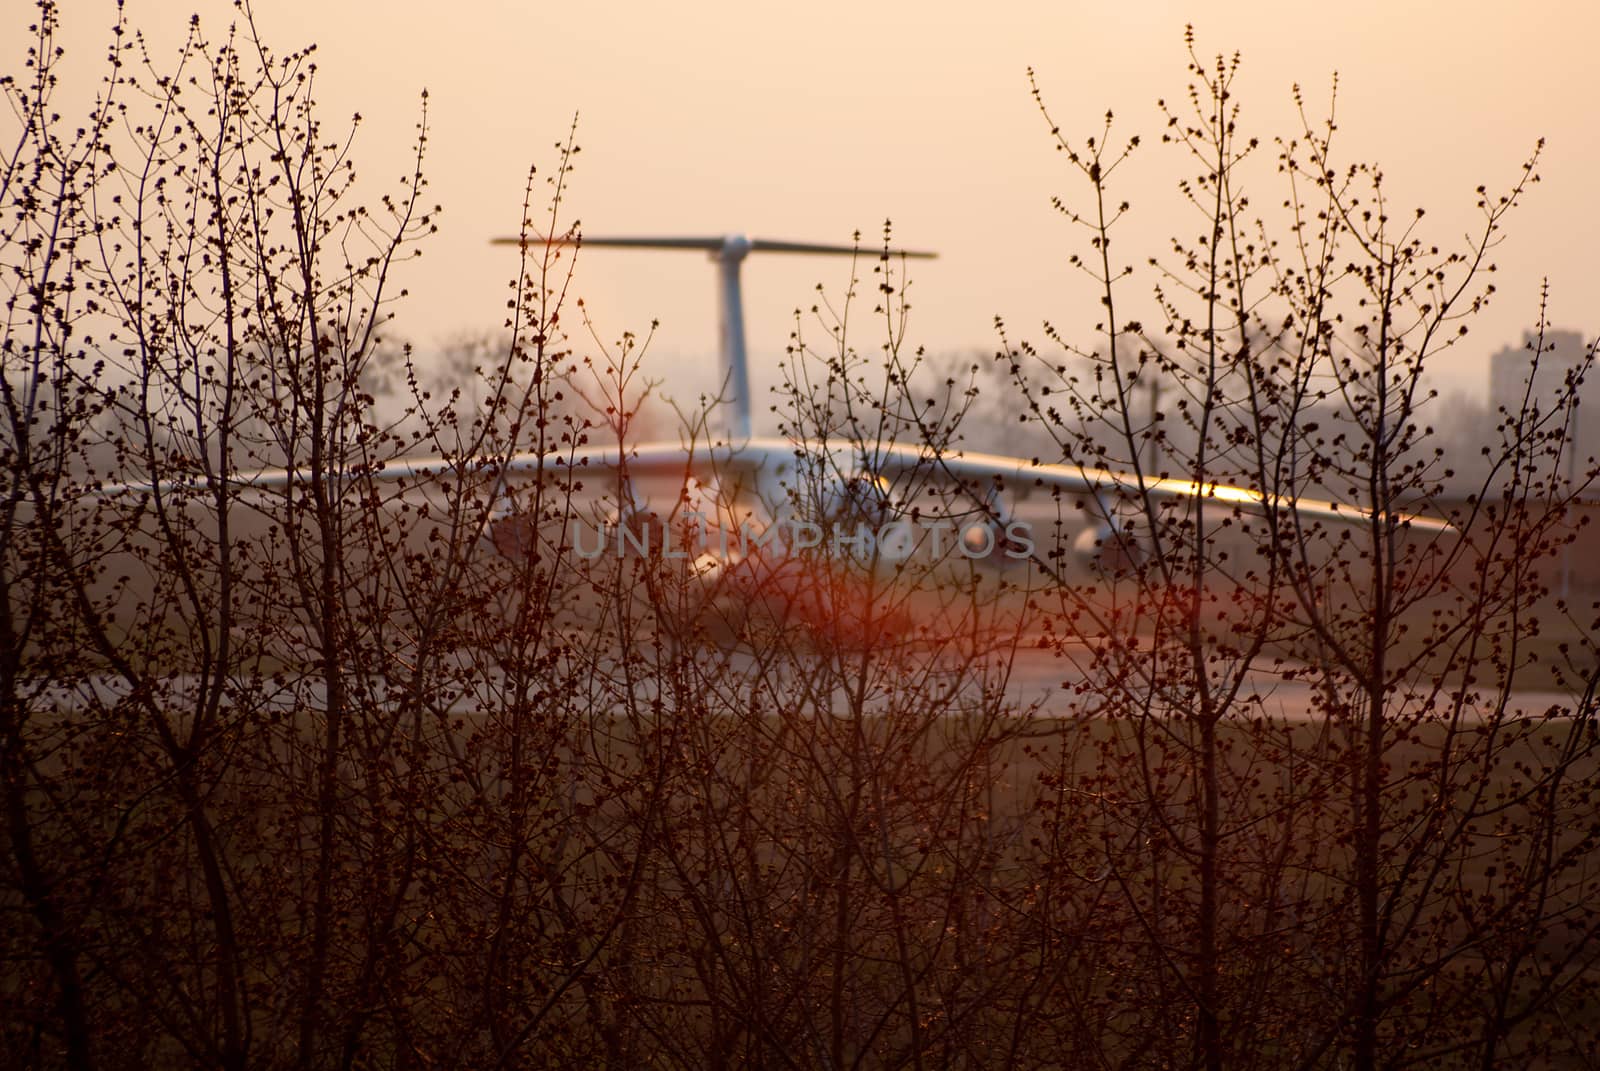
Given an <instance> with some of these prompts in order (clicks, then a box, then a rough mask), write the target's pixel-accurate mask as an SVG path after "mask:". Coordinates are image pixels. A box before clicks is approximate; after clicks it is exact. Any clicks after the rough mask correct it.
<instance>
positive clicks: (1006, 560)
mask: <svg viewBox="0 0 1600 1071" xmlns="http://www.w3.org/2000/svg"><path fill="white" fill-rule="evenodd" d="M492 243H493V244H494V245H497V246H516V247H519V248H523V249H527V248H530V247H536V246H540V245H548V246H573V247H581V248H595V249H606V248H615V249H653V250H678V251H696V252H702V253H705V254H707V255H709V257H710V259H711V260H712V261H713V263H714V264H715V265H716V269H717V281H718V295H719V315H720V324H719V328H720V329H719V346H718V356H719V362H720V365H721V373H722V377H723V382H724V390H723V393H722V396H721V399H720V404H721V408H722V410H723V414H724V419H725V420H726V428H725V433H726V438H724V439H720V440H713V441H710V442H703V443H699V444H695V443H685V442H678V441H673V442H645V443H638V444H630V445H628V446H626V448H618V447H617V446H601V447H596V448H587V447H586V448H584V449H582V450H580V451H578V452H577V454H576V456H573V457H570V458H563V459H553V458H551V457H550V456H547V455H543V454H538V453H516V454H511V455H509V456H506V455H502V456H499V457H485V458H481V459H469V460H468V461H466V462H463V460H462V459H446V458H418V459H405V458H402V459H396V460H391V461H387V462H385V463H384V464H383V465H382V466H381V468H380V469H379V470H378V471H377V472H376V474H375V475H376V476H377V477H378V478H380V479H382V480H385V481H391V480H393V481H408V480H413V479H418V478H422V479H426V478H428V477H441V476H449V475H451V474H453V473H461V472H463V471H465V468H464V466H469V467H470V468H472V469H473V470H475V471H477V472H480V473H487V474H489V475H490V476H492V479H493V480H494V482H495V485H496V486H495V492H494V493H495V495H496V496H497V500H498V504H497V505H496V506H495V507H494V509H493V510H492V511H491V513H490V515H489V516H488V518H487V519H486V520H485V522H484V527H483V530H482V531H481V532H480V535H481V537H482V539H483V542H485V543H486V544H489V545H491V546H493V547H494V549H495V550H497V551H498V552H499V553H500V554H501V555H502V556H504V557H507V558H511V559H516V558H518V557H519V556H522V555H525V554H526V553H527V552H528V551H529V549H530V546H531V540H532V539H536V538H538V537H537V536H536V535H535V534H534V532H533V531H532V525H531V523H530V522H529V521H527V520H526V519H524V518H521V517H519V516H517V514H516V507H515V504H514V503H513V501H512V496H511V495H509V494H508V493H507V492H508V487H509V485H510V484H511V483H512V482H513V481H516V480H518V479H527V478H535V479H537V478H540V477H541V476H548V475H551V474H555V475H565V476H568V477H574V476H578V475H580V474H583V475H594V476H602V475H607V474H609V475H611V476H613V477H615V478H616V483H615V484H614V485H613V487H612V489H611V490H612V491H613V492H614V493H615V494H616V505H617V508H616V509H615V510H614V511H613V513H612V514H611V516H610V518H609V520H608V525H609V527H610V528H611V529H613V530H614V531H615V532H616V533H617V539H618V544H617V545H618V549H626V548H627V547H629V546H630V545H631V547H632V548H633V549H636V550H641V551H647V550H648V549H649V548H648V547H647V546H646V544H647V542H648V540H649V539H650V538H651V534H653V535H654V537H655V538H656V539H657V540H658V544H659V545H658V546H657V548H656V549H657V550H658V551H666V552H668V556H669V557H670V556H673V555H672V554H671V548H670V547H669V546H668V544H669V541H670V538H669V536H668V530H667V526H666V524H665V522H663V521H662V520H661V518H660V517H659V516H658V515H657V514H655V513H654V512H653V511H652V510H651V508H650V506H649V504H648V503H647V502H646V503H640V502H639V501H638V500H637V498H636V497H635V495H634V492H633V484H632V481H633V480H635V479H643V480H647V481H649V480H653V481H657V482H661V481H670V482H672V483H673V484H674V485H675V486H676V487H678V488H679V493H678V495H677V496H676V501H675V502H674V505H673V508H672V511H669V515H670V514H671V513H672V512H675V511H677V510H678V508H679V507H680V506H683V505H685V504H687V505H688V506H689V507H690V508H691V509H699V510H703V511H704V512H705V513H709V514H712V515H713V519H712V520H711V521H710V523H709V524H703V526H702V529H701V536H702V543H701V545H700V546H699V547H698V548H696V549H697V550H698V551H699V553H689V554H685V555H683V556H684V557H685V558H686V563H685V564H686V568H687V570H688V571H689V572H690V573H691V574H692V575H695V576H697V577H699V578H701V579H702V580H706V581H710V582H721V581H724V580H730V581H734V582H735V583H736V584H742V585H743V586H744V588H745V589H748V590H754V589H756V588H767V589H770V588H771V587H772V586H773V585H774V583H775V582H777V586H779V587H782V586H783V584H784V583H785V582H784V581H783V577H784V576H785V575H791V576H792V575H793V574H792V570H787V564H789V563H792V562H793V560H794V555H793V554H792V552H793V551H794V550H795V549H797V548H799V549H804V548H806V547H815V546H818V545H819V543H821V542H822V541H823V538H822V527H823V523H826V524H832V523H833V522H836V521H841V520H843V519H845V518H846V516H847V515H848V517H849V518H851V519H853V520H855V521H856V522H857V523H858V527H859V524H860V523H861V522H863V521H865V522H869V523H870V524H872V525H874V526H876V532H875V536H876V545H875V546H874V547H873V548H872V550H873V552H874V553H875V554H878V555H879V556H880V557H879V558H875V559H874V560H881V559H883V558H886V559H887V560H889V561H891V562H894V561H899V560H902V559H903V558H904V557H905V556H906V555H907V554H908V553H911V552H913V551H914V550H915V549H916V548H919V547H926V546H927V544H928V542H929V541H930V539H931V540H932V542H933V544H934V546H933V553H934V555H935V556H936V557H937V556H938V555H939V554H941V553H943V554H945V555H955V556H957V557H959V558H962V559H966V560H967V561H968V562H969V563H971V564H974V565H978V566H982V567H986V568H988V569H990V570H992V571H998V570H1003V569H1005V568H1008V567H1011V566H1015V565H1017V564H1019V563H1022V562H1028V561H1032V562H1034V563H1036V564H1043V563H1044V560H1045V555H1042V554H1040V553H1039V552H1038V551H1039V548H1038V547H1037V546H1036V545H1035V543H1034V541H1033V539H1032V534H1031V530H1030V528H1029V526H1028V525H1027V524H1025V523H1023V522H1021V521H1019V520H1017V519H1016V515H1015V506H1016V504H1017V502H1018V501H1020V500H1021V499H1022V498H1024V497H1026V496H1027V495H1029V494H1030V493H1032V492H1034V491H1036V490H1038V489H1043V490H1044V491H1046V492H1047V493H1050V494H1055V495H1063V496H1068V497H1075V498H1077V499H1078V500H1079V502H1080V505H1081V506H1082V507H1083V508H1084V509H1085V511H1086V513H1087V515H1088V522H1089V523H1087V524H1086V525H1085V526H1084V528H1083V529H1082V530H1081V531H1080V532H1079V534H1078V536H1077V538H1076V539H1075V540H1074V542H1073V544H1072V550H1073V551H1074V553H1075V556H1076V557H1077V558H1078V559H1079V560H1080V561H1081V562H1083V563H1084V564H1086V565H1088V566H1090V567H1091V568H1096V569H1105V568H1118V567H1120V566H1119V565H1118V564H1117V563H1122V564H1126V563H1130V562H1133V563H1137V562H1138V561H1141V560H1143V558H1144V557H1145V556H1146V555H1147V554H1148V553H1149V547H1148V544H1147V543H1146V542H1145V541H1144V540H1142V539H1141V538H1140V536H1139V534H1138V533H1136V532H1135V531H1134V530H1133V529H1134V527H1135V526H1134V525H1133V524H1132V523H1130V522H1129V521H1128V520H1127V519H1126V517H1127V513H1128V511H1127V509H1126V508H1125V507H1126V504H1128V503H1136V502H1140V501H1151V502H1162V501H1174V502H1179V501H1193V500H1200V499H1204V500H1208V501H1213V502H1216V503H1217V504H1218V505H1219V506H1221V507H1224V508H1225V509H1227V510H1229V511H1232V510H1245V511H1248V512H1251V513H1257V514H1259V513H1263V512H1266V511H1269V510H1276V511H1281V512H1282V513H1284V514H1286V515H1287V516H1288V518H1289V519H1290V521H1291V522H1292V523H1297V522H1298V520H1299V519H1300V518H1308V519H1311V520H1322V521H1331V522H1334V523H1339V524H1362V523H1368V522H1370V521H1371V519H1372V515H1371V514H1369V513H1368V512H1366V511H1364V510H1362V509H1360V508H1359V507H1354V506H1349V505H1342V504H1340V503H1337V502H1328V501H1320V500H1314V499H1308V498H1287V497H1280V496H1277V495H1273V494H1268V493H1265V492H1263V491H1260V490H1256V489H1253V488H1248V487H1239V486H1232V485H1227V484H1219V483H1199V482H1195V481H1192V480H1187V479H1183V478H1173V477H1164V476H1152V475H1148V474H1143V473H1137V472H1127V471H1117V470H1111V469H1102V468H1089V467H1085V466H1081V465H1077V464H1072V463H1063V462H1046V461H1042V460H1039V459H1031V458H1024V457H1018V456H1010V455H1004V454H991V453H979V452H974V451H968V450H964V449H941V448H938V447H936V446H934V445H932V444H928V443H920V442H919V443H906V442H896V443H885V442H852V441H849V440H848V439H844V438H841V439H837V440H832V441H829V442H827V443H817V442H803V441H795V440H791V439H787V438H778V437H771V436H756V435H754V434H753V433H752V432H753V421H752V415H751V396H750V378H749V360H748V351H747V346H746V340H745V317H744V307H743V290H742V280H741V269H742V267H743V264H744V261H745V260H746V259H747V258H748V257H749V256H750V255H751V254H754V253H764V254H765V253H771V254H797V255H821V256H861V255H863V250H862V249H861V248H860V247H859V246H856V245H849V246H845V245H827V244H818V243H809V242H794V241H777V240H771V239H764V238H750V237H747V236H745V235H744V234H739V233H732V234H723V235H713V236H700V237H588V236H578V235H567V236H555V237H550V238H544V237H539V236H536V235H529V236H527V237H519V238H496V239H493V240H492ZM866 255H869V256H875V257H881V258H883V259H888V258H891V257H901V258H905V259H929V258H932V257H933V256H935V255H936V254H933V253H928V252H921V251H910V250H898V249H889V250H886V251H880V252H878V253H876V254H874V253H870V252H869V253H867V254H866ZM299 479H303V476H302V475H301V474H300V473H298V472H296V471H294V470H285V469H266V470H259V471H256V472H251V473H237V474H234V475H233V476H231V477H229V480H230V482H232V483H235V484H237V485H238V486H240V487H241V488H255V489H262V490H266V489H270V488H275V487H283V486H285V485H288V484H290V483H293V482H295V481H297V480H299ZM182 482H183V481H173V482H172V483H171V484H170V486H177V485H178V484H179V483H182ZM150 486H151V485H149V484H143V485H141V484H125V485H118V486H117V487H110V488H105V489H103V490H102V491H101V493H102V494H106V493H110V494H117V493H125V492H130V491H139V490H148V489H149V488H150ZM691 489H692V490H693V491H694V492H695V493H696V494H697V495H698V497H697V498H696V497H695V496H694V495H691ZM923 494H927V495H931V496H934V497H936V498H938V499H939V501H940V502H941V503H943V506H942V508H941V507H940V506H938V505H935V506H934V507H933V508H931V509H928V510H926V511H923V510H920V509H919V507H918V503H917V501H916V499H917V497H918V496H919V495H923ZM952 497H956V498H959V499H960V500H961V502H962V503H963V504H962V505H961V506H959V507H957V508H952V507H951V505H950V502H951V500H952ZM701 515H702V516H703V514H701ZM718 516H720V520H719V519H716V518H717V517H718ZM757 516H759V520H756V521H755V523H754V526H753V527H752V528H747V526H746V524H747V522H746V520H745V518H752V519H754V518H756V517H757ZM952 519H955V520H956V522H957V528H956V530H955V531H953V532H941V531H939V530H938V529H937V527H936V525H937V524H943V523H946V522H949V521H951V520H952ZM1391 520H1392V521H1393V522H1395V523H1397V524H1400V525H1402V526H1405V527H1408V528H1410V529H1412V530H1414V531H1420V532H1443V531H1448V530H1451V529H1452V528H1453V526H1452V525H1451V524H1450V523H1449V522H1447V521H1444V520H1442V519H1437V518H1430V517H1426V516H1421V515H1417V514H1398V513H1397V514H1391ZM930 521H931V522H933V523H930ZM819 522H823V523H819ZM886 531H892V532H893V533H894V536H895V539H894V540H888V539H886V538H884V535H885V532H886ZM785 532H786V533H787V535H785V534H784V533H785ZM730 534H731V535H732V536H733V537H734V538H733V542H732V545H730V542H729V538H728V537H729V536H730ZM941 534H942V535H944V536H946V539H945V540H944V542H943V546H942V548H941V546H940V539H939V536H940V535H941ZM751 540H753V541H754V543H755V550H754V551H753V552H752V550H751V549H750V546H749V543H750V541H751ZM846 543H847V544H848V547H847V548H846V549H848V550H849V551H851V552H858V551H859V550H860V549H861V543H860V542H858V541H853V540H852V539H850V538H847V539H846ZM713 544H714V546H713ZM826 549H828V550H831V551H838V550H839V549H840V548H839V547H838V546H837V545H835V546H834V547H831V548H826ZM578 550H579V552H580V553H582V552H583V550H584V548H583V547H581V546H580V547H579V548H578ZM831 557H834V558H837V557H838V555H837V554H832V555H831ZM812 564H813V565H814V564H815V558H813V560H812ZM792 594H793V592H791V595H792ZM821 613H822V616H827V615H828V613H829V611H828V609H827V608H826V607H824V608H823V609H822V611H821Z"/></svg>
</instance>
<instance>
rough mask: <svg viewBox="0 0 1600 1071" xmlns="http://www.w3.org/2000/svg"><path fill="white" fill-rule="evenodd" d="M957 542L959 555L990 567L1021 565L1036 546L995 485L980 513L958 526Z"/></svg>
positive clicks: (1028, 530) (1029, 529)
mask: <svg viewBox="0 0 1600 1071" xmlns="http://www.w3.org/2000/svg"><path fill="white" fill-rule="evenodd" d="M960 541H961V545H960V547H959V548H958V549H959V550H960V552H961V555H962V557H964V558H966V559H968V560H969V561H976V562H978V563H980V564H982V565H986V566H988V567H989V568H991V569H1010V568H1012V567H1014V566H1017V565H1021V564H1022V563H1023V562H1025V561H1027V560H1028V559H1029V558H1030V557H1032V556H1033V552H1034V550H1035V549H1036V548H1035V546H1034V542H1033V530H1032V527H1031V526H1030V525H1028V524H1027V523H1026V522H1025V521H1019V520H1017V518H1016V517H1015V515H1013V514H1012V512H1011V510H1010V509H1008V508H1007V506H1006V504H1005V503H1004V502H1003V501H1001V498H1000V492H999V489H998V488H992V489H991V490H990V492H989V494H988V496H987V498H986V499H985V501H984V510H983V515H982V516H979V517H977V518H975V519H973V520H970V521H968V522H966V523H965V524H963V525H962V526H961V534H960Z"/></svg>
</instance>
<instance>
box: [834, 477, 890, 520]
mask: <svg viewBox="0 0 1600 1071" xmlns="http://www.w3.org/2000/svg"><path fill="white" fill-rule="evenodd" d="M818 500H819V505H820V507H821V508H820V509H819V510H818V513H819V515H820V516H821V518H822V519H823V520H825V521H828V522H831V523H834V524H840V523H860V524H873V525H875V524H880V523H882V522H883V521H884V520H885V519H886V518H887V517H888V515H889V481H888V480H885V479H884V478H883V477H882V476H874V475H873V474H872V473H870V472H863V471H856V472H852V473H851V474H850V475H848V476H843V477H831V478H829V479H827V480H825V481H824V482H823V485H822V487H821V488H819V489H818Z"/></svg>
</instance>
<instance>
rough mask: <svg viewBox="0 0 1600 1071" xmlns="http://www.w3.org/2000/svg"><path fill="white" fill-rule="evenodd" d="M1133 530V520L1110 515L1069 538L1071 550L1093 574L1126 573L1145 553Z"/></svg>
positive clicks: (1143, 546)
mask: <svg viewBox="0 0 1600 1071" xmlns="http://www.w3.org/2000/svg"><path fill="white" fill-rule="evenodd" d="M1137 529H1138V525H1137V524H1136V523H1135V522H1133V521H1131V520H1128V519H1126V518H1123V517H1118V516H1115V515H1113V516H1111V517H1108V518H1105V519H1102V520H1101V521H1099V522H1098V523H1096V524H1091V525H1089V527H1087V528H1085V529H1083V531H1081V532H1079V533H1078V537H1077V538H1076V539H1074V540H1073V541H1072V552H1073V554H1074V556H1076V557H1077V559H1078V560H1079V561H1080V562H1082V563H1083V564H1084V565H1085V566H1087V567H1088V568H1089V569H1091V570H1093V571H1095V572H1097V573H1107V574H1111V575H1113V576H1114V575H1117V574H1119V573H1126V572H1129V571H1130V570H1133V569H1136V568H1138V567H1139V565H1140V564H1141V563H1143V562H1144V560H1145V558H1146V557H1147V556H1148V555H1147V554H1146V548H1145V545H1144V543H1143V542H1142V541H1141V540H1140V538H1139V534H1138V530H1137Z"/></svg>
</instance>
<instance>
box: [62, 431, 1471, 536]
mask: <svg viewBox="0 0 1600 1071" xmlns="http://www.w3.org/2000/svg"><path fill="white" fill-rule="evenodd" d="M807 458H811V459H814V460H812V461H811V462H810V463H809V465H808V463H807V462H806V459H807ZM818 460H822V461H825V463H826V466H827V468H826V471H825V472H824V473H823V474H822V475H823V478H824V479H827V478H833V479H845V480H848V479H857V478H862V477H865V478H868V479H876V478H879V477H905V476H907V475H910V476H925V477H926V478H928V479H930V480H934V481H946V482H955V483H958V484H960V485H961V486H963V487H964V488H965V489H966V490H967V491H969V492H971V493H973V494H974V495H976V496H977V497H979V498H980V499H982V498H983V497H984V496H986V495H988V494H989V493H990V492H991V491H1000V492H1007V491H1009V492H1010V493H1012V494H1015V495H1021V494H1024V493H1026V492H1027V491H1029V490H1031V489H1033V488H1047V489H1056V490H1059V491H1062V492H1065V493H1068V494H1082V495H1091V496H1095V497H1096V498H1098V499H1101V500H1102V503H1103V502H1104V500H1105V499H1106V498H1110V497H1120V498H1139V497H1142V496H1149V497H1151V498H1155V499H1168V500H1173V499H1177V500H1185V499H1206V500H1209V501H1215V502H1217V503H1219V504H1223V505H1228V506H1235V507H1238V508H1241V509H1245V510H1250V511H1254V512H1264V511H1266V510H1269V509H1271V510H1283V511H1285V512H1288V513H1291V514H1293V515H1295V516H1297V517H1308V518H1312V519H1317V520H1327V521H1334V522H1339V523H1343V524H1367V523H1370V522H1371V520H1372V514H1371V513H1370V512H1369V511H1367V510H1364V509H1362V508H1361V507H1359V506H1354V505H1347V504H1342V503H1338V502H1331V501H1324V500H1319V499H1310V498H1290V497H1286V496H1280V495H1274V494H1268V493H1265V492H1263V491H1260V490H1256V489H1254V488H1249V487H1239V486H1234V485H1230V484H1222V483H1197V482H1195V481H1192V480H1185V479H1181V478H1172V477H1149V476H1146V477H1142V478H1141V477H1139V476H1137V475H1135V474H1133V473H1128V472H1119V471H1115V470H1111V469H1094V468H1084V467H1080V466H1077V465H1071V464H1061V463H1059V462H1057V463H1050V462H1042V461H1039V460H1037V459H1028V458H1021V457H1014V456H1010V455H1005V454H986V453H976V452H971V451H936V450H933V449H931V448H928V447H925V446H912V445H907V444H900V443H893V444H885V443H869V444H864V447H863V445H861V444H855V443H852V442H850V441H849V440H845V439H841V440H838V441H837V442H832V443H806V442H797V441H792V440H789V439H774V438H760V439H751V440H749V441H748V442H745V443H743V444H740V445H737V446H729V445H704V444H700V445H697V446H691V445H690V444H686V443H682V442H649V443H640V444H638V445H635V446H631V447H628V448H626V449H625V450H619V449H618V448H617V447H615V446H611V447H598V448H587V447H585V448H579V449H577V450H575V451H573V453H572V454H571V456H557V455H554V454H548V453H547V454H539V453H517V454H511V455H507V456H504V457H499V458H496V457H476V458H464V459H450V458H419V459H400V460H393V461H386V462H381V463H378V464H376V465H374V466H373V468H372V469H371V471H370V473H368V475H370V476H371V477H373V478H376V479H379V480H386V481H387V480H409V479H414V478H419V477H430V476H450V475H452V474H453V475H458V476H465V475H468V474H471V473H486V474H493V475H494V476H495V477H498V478H506V477H518V476H529V475H536V474H540V473H543V474H547V475H551V476H566V477H571V478H575V479H582V478H583V476H585V475H586V474H592V475H594V476H597V477H598V476H612V475H617V474H620V473H625V474H627V475H629V476H630V477H633V476H637V477H641V478H664V477H678V478H686V477H688V476H690V475H699V476H704V475H707V474H710V475H714V476H723V477H726V476H730V475H732V476H738V477H741V478H743V477H749V478H750V483H749V487H750V489H752V490H754V491H756V492H757V493H759V494H760V495H761V496H762V497H764V498H766V499H768V501H769V502H779V501H782V499H783V497H784V495H785V494H786V492H787V491H788V490H798V489H799V487H800V486H801V485H802V483H803V481H804V479H805V478H806V477H807V475H808V474H812V473H816V472H817V469H816V464H817V461H818ZM351 475H353V476H358V475H361V474H360V473H352V474H351ZM227 479H228V481H229V483H230V484H231V485H233V486H235V487H237V488H239V489H243V490H249V489H259V490H270V489H274V488H282V487H285V486H288V485H289V484H291V483H295V482H303V481H305V480H306V479H307V474H306V473H305V472H304V471H303V470H296V469H261V470H258V471H255V472H247V473H237V474H234V475H230V476H229V477H227ZM213 486H214V484H213V483H212V481H211V480H210V479H208V478H205V477H196V478H192V479H177V480H167V481H162V482H161V483H159V484H150V483H124V484H112V485H107V486H103V487H100V488H97V489H95V490H94V492H92V493H95V494H98V495H113V496H115V495H130V494H138V493H150V492H151V491H153V490H156V489H158V488H159V489H160V490H161V491H162V492H163V493H172V492H174V491H187V492H190V493H194V492H199V491H205V490H209V489H211V488H212V487H213ZM1390 519H1392V520H1393V521H1394V522H1395V523H1397V524H1400V525H1402V526H1405V527H1409V528H1411V529H1413V530H1417V531H1434V532H1444V531H1451V530H1453V529H1454V526H1453V525H1452V524H1450V522H1448V521H1446V520H1443V519H1442V518H1437V517H1428V516H1424V515H1422V514H1416V513H1394V514H1392V515H1391V518H1390Z"/></svg>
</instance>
